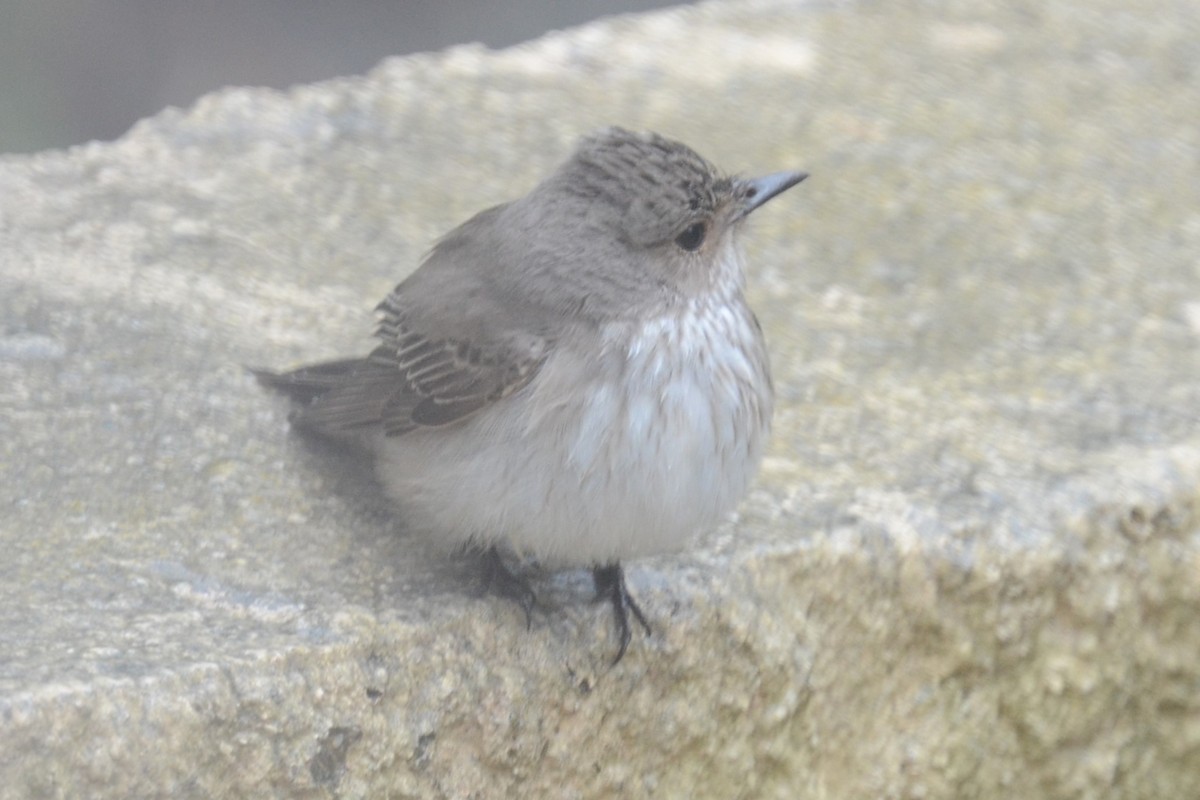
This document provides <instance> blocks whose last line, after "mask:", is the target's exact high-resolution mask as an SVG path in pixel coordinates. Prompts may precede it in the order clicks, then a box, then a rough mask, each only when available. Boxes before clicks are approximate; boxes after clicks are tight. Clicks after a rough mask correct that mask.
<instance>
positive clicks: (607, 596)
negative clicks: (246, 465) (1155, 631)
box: [592, 561, 650, 666]
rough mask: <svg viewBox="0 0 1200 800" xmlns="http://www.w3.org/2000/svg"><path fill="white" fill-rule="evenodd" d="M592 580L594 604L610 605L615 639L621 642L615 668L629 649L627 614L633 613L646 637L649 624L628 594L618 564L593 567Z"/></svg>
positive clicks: (614, 660)
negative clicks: (594, 588)
mask: <svg viewBox="0 0 1200 800" xmlns="http://www.w3.org/2000/svg"><path fill="white" fill-rule="evenodd" d="M592 579H593V580H594V581H595V582H596V600H595V602H597V603H599V602H602V601H604V600H607V601H608V602H609V603H611V604H612V609H613V617H614V618H615V619H616V623H617V638H618V639H620V641H621V647H620V649H619V650H617V657H616V658H614V659H613V662H612V663H613V666H616V665H617V662H619V661H620V660H621V659H622V658H623V657H624V656H625V649H626V648H627V647H629V640H630V639H631V638H632V636H633V634H632V633H631V632H630V630H629V612H630V611H632V612H633V617H634V619H636V620H637V621H638V622H639V623H640V624H641V626H642V628H644V629H645V631H646V635H647V636H649V635H650V623H648V622H646V616H645V614H643V613H642V609H641V608H639V607H638V604H637V603H636V602H635V601H634V599H633V597H632V596H631V595H630V594H629V587H627V586H626V585H625V571H624V570H623V569H621V565H620V563H618V562H616V561H614V562H613V563H611V564H605V565H604V566H603V567H593V568H592Z"/></svg>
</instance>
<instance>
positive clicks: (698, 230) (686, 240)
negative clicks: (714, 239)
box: [675, 222, 708, 253]
mask: <svg viewBox="0 0 1200 800" xmlns="http://www.w3.org/2000/svg"><path fill="white" fill-rule="evenodd" d="M707 233H708V224H707V223H704V222H693V223H692V224H691V225H688V226H687V227H686V228H684V229H683V233H681V234H679V235H678V236H676V237H675V244H677V245H679V246H680V247H682V248H683V249H684V250H687V251H688V252H689V253H692V252H695V251H696V250H698V249H699V248H700V245H702V244H704V236H705V234H707Z"/></svg>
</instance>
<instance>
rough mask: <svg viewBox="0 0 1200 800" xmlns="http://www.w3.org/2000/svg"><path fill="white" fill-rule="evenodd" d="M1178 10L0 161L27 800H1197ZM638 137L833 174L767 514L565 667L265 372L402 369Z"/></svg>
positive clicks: (640, 56)
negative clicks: (416, 299) (508, 212)
mask: <svg viewBox="0 0 1200 800" xmlns="http://www.w3.org/2000/svg"><path fill="white" fill-rule="evenodd" d="M1162 6H1163V7H1162V8H1157V7H1156V5H1155V3H1151V5H1150V6H1147V5H1146V4H1145V3H1142V4H1140V5H1139V6H1138V7H1137V11H1138V13H1136V14H1132V13H1130V10H1131V9H1132V7H1129V8H1126V7H1124V6H1123V5H1122V4H1121V3H1119V2H1115V1H1114V0H1103V2H1100V3H1099V4H1097V3H1095V2H1086V3H1085V2H1067V3H1060V4H1056V5H1055V6H1054V7H1052V8H1050V7H1047V8H1042V7H1040V6H1039V7H1038V10H1037V12H1036V13H1032V12H1029V13H1027V12H1028V9H1025V10H1022V9H1021V8H1019V7H1017V6H1013V5H1011V4H999V3H998V4H995V5H992V6H989V5H977V6H973V7H972V9H971V10H970V13H969V16H968V15H967V14H968V12H967V11H964V10H963V9H962V8H960V7H959V6H958V5H956V4H952V3H948V4H945V5H944V6H942V5H938V4H936V3H935V4H925V5H922V6H921V8H920V9H914V8H907V7H900V6H895V7H892V6H877V5H866V6H861V7H860V6H855V5H832V6H830V5H812V6H803V5H801V6H794V5H790V4H779V3H770V2H760V3H738V4H721V3H716V4H705V5H702V6H699V7H695V8H688V9H681V10H677V11H671V12H666V13H660V14H651V15H644V16H638V17H630V18H621V19H614V20H610V21H603V22H599V23H596V24H593V25H590V26H587V27H585V28H581V29H578V30H574V31H569V32H566V33H563V34H557V35H554V36H550V37H547V38H546V39H543V40H541V41H539V42H536V43H533V44H531V45H529V46H526V47H522V48H517V49H514V50H510V51H503V52H496V53H493V52H487V51H484V50H482V49H479V48H460V49H455V50H451V51H448V52H445V53H441V54H432V55H426V56H420V57H415V58H406V59H399V60H394V61H388V62H385V63H384V64H382V65H381V66H380V67H379V68H378V69H376V70H375V71H374V72H372V73H371V74H370V75H368V76H366V77H363V78H353V79H346V80H341V81H334V82H330V83H325V84H320V85H315V86H304V87H298V88H296V89H295V90H293V91H291V92H289V93H287V94H279V93H275V92H269V91H261V90H250V89H231V90H228V91H224V92H220V93H216V94H214V95H211V96H209V97H207V98H205V99H203V100H202V101H201V102H199V103H198V104H197V105H196V107H195V108H193V109H191V110H189V111H187V112H180V111H174V110H171V111H166V112H164V113H163V114H161V115H159V116H157V117H155V118H153V119H150V120H146V121H144V122H143V123H140V124H139V125H138V126H137V127H136V128H135V129H134V130H133V131H131V132H130V133H129V134H128V135H127V136H126V137H124V138H123V139H121V140H120V141H118V142H115V143H111V144H93V145H89V146H86V147H81V148H76V149H73V150H71V151H67V152H50V153H44V154H40V155H36V156H32V157H20V158H8V159H4V160H2V161H0V455H2V457H0V508H2V509H3V513H2V514H0V548H2V552H3V558H0V577H2V580H0V797H42V796H46V797H81V796H111V797H130V796H173V797H213V796H254V797H264V796H278V797H327V796H328V797H379V796H390V797H455V798H459V797H477V798H490V797H542V796H545V797H575V798H591V797H597V798H599V797H613V796H626V797H640V796H657V797H722V798H726V797H746V798H750V797H754V798H758V797H781V798H784V797H786V798H794V797H814V798H822V797H893V798H902V797H927V798H961V797H996V796H1003V797H1055V798H1073V797H1078V798H1089V797H1097V796H1106V797H1130V798H1133V797H1146V798H1162V797H1194V796H1200V770H1197V769H1196V766H1195V765H1196V764H1197V763H1200V692H1197V686H1198V685H1200V660H1198V659H1197V657H1196V654H1197V653H1198V652H1200V622H1197V620H1200V536H1198V534H1200V517H1198V512H1197V508H1198V505H1197V500H1198V498H1200V425H1198V422H1200V417H1198V415H1197V411H1196V409H1198V408H1200V274H1198V273H1197V262H1196V253H1197V252H1200V211H1198V209H1200V184H1198V183H1197V181H1196V180H1195V176H1196V174H1197V164H1198V161H1200V158H1198V155H1197V152H1198V151H1197V142H1196V130H1198V129H1200V110H1198V109H1197V107H1196V104H1195V102H1194V89H1195V86H1194V76H1195V75H1196V74H1197V72H1198V66H1200V44H1197V40H1196V37H1195V36H1194V35H1191V33H1192V32H1194V31H1196V30H1200V12H1198V11H1197V10H1196V9H1192V8H1181V7H1179V6H1177V5H1176V6H1172V5H1168V4H1162ZM1181 14H1182V15H1189V14H1190V15H1191V16H1190V17H1189V18H1187V19H1182V18H1181V17H1180V15H1181ZM1114 20H1120V24H1114V22H1113V21H1114ZM610 123H619V124H622V125H625V126H628V127H634V128H651V129H656V130H660V131H662V132H664V133H666V134H668V135H672V136H675V137H678V138H681V139H683V140H685V141H687V142H689V143H691V144H693V145H694V146H695V147H696V148H697V149H698V150H700V151H701V152H702V153H704V154H706V155H708V156H709V157H710V158H712V159H713V160H714V161H715V162H717V163H719V164H721V165H722V166H724V167H726V168H727V169H730V170H739V171H744V172H750V171H754V170H764V169H774V168H785V167H799V168H805V169H808V170H810V171H811V172H812V173H813V175H814V177H813V178H812V179H811V180H810V182H809V183H807V184H805V187H804V189H803V190H802V191H801V192H800V193H799V194H797V195H796V198H795V199H794V200H793V201H790V202H789V204H788V209H782V208H777V209H774V210H772V211H770V212H769V213H764V215H763V219H761V220H758V221H757V222H758V224H757V226H756V229H755V230H754V231H753V232H752V234H753V235H752V236H751V238H750V241H749V245H750V255H751V262H752V264H753V267H754V269H753V274H752V275H751V281H752V283H753V295H754V297H753V299H754V301H755V305H756V307H757V308H758V309H759V311H760V317H761V318H762V320H763V323H764V326H765V327H766V328H767V332H768V338H769V341H770V346H771V351H772V358H773V362H774V366H775V372H776V381H777V384H778V388H779V393H780V400H781V407H780V409H779V411H778V414H777V419H776V427H777V430H776V433H775V436H774V441H773V448H772V451H771V455H770V457H769V459H768V461H767V464H766V465H765V467H764V471H763V475H762V477H761V479H760V481H759V483H758V485H757V486H756V488H755V489H754V490H753V492H752V493H751V495H750V497H748V498H747V500H746V502H745V503H744V504H743V507H742V509H741V511H740V513H739V516H738V519H736V520H734V521H732V522H731V523H730V525H728V526H726V527H725V528H723V529H721V530H720V531H717V532H715V533H713V534H711V535H709V536H706V537H704V538H703V539H702V540H701V541H699V542H698V543H697V547H696V549H695V550H694V551H692V552H689V553H684V554H681V555H679V556H677V557H672V558H662V559H656V560H648V561H642V562H636V563H632V564H630V565H628V568H629V579H630V582H631V584H632V585H633V587H634V589H635V591H636V592H637V593H638V597H639V599H640V600H641V602H642V603H643V606H644V607H645V608H646V609H647V611H648V612H649V613H650V614H651V616H652V618H653V621H654V623H655V625H656V628H657V630H656V633H655V635H654V636H653V637H651V638H649V639H644V638H638V639H635V641H634V644H633V646H632V647H631V650H630V652H629V654H628V655H627V656H626V658H625V660H624V661H623V662H622V663H621V664H620V665H619V666H618V667H617V668H615V669H610V668H609V667H608V665H607V662H608V659H609V657H610V656H611V653H612V646H613V642H612V641H611V631H610V628H609V619H608V616H607V614H608V612H607V610H606V609H604V608H601V607H594V606H591V605H589V604H588V602H587V600H588V597H589V582H588V580H587V576H586V575H585V574H584V573H564V574H559V575H551V576H545V577H544V578H543V579H541V581H540V582H539V584H538V586H539V590H540V592H541V594H543V595H544V597H545V598H546V599H547V600H548V601H549V603H550V605H551V606H552V608H551V609H550V611H549V612H548V613H545V614H542V615H539V616H538V617H536V618H535V624H534V626H533V629H532V631H528V632H527V631H526V630H525V627H524V624H523V620H522V617H521V613H520V612H519V610H517V609H516V608H514V607H512V606H511V605H510V604H508V603H506V602H504V601H501V600H496V599H493V598H490V597H486V596H485V597H480V596H477V594H476V592H475V584H474V578H473V574H472V569H471V565H470V564H469V562H467V561H466V560H461V559H460V560H455V559H447V558H445V557H443V556H440V555H438V554H437V553H436V552H434V551H433V550H432V549H431V548H428V547H427V546H425V545H423V544H422V543H421V539H420V537H418V536H415V535H414V532H412V531H406V530H404V528H403V522H402V520H398V519H396V517H395V516H394V515H393V514H391V513H390V510H389V509H388V507H387V506H386V504H385V503H384V502H383V501H382V499H381V498H380V497H379V495H378V492H377V491H376V490H375V488H374V486H373V484H372V481H371V479H370V475H369V472H367V471H365V470H363V469H362V468H361V467H360V466H358V465H356V464H355V463H354V462H353V461H350V460H346V459H345V458H344V457H341V456H339V455H337V454H334V453H327V452H322V451H321V450H320V449H319V448H313V447H311V446H309V445H306V444H304V443H302V442H300V441H298V440H297V439H296V438H295V437H293V436H291V435H289V433H288V430H287V425H286V409H285V407H284V404H283V403H282V402H280V401H279V400H277V399H275V398H272V397H269V396H267V395H266V394H264V393H263V392H261V391H260V390H259V389H258V387H257V386H256V385H255V384H254V382H253V380H252V379H250V378H249V377H248V376H247V375H246V374H245V373H244V371H243V369H242V365H243V364H279V365H282V364H286V363H289V362H291V361H298V360H301V359H312V358H320V357H324V356H332V355H335V354H344V353H351V352H357V351H360V350H363V349H365V348H366V347H367V346H368V345H369V341H368V336H369V332H370V328H371V315H370V309H371V307H372V306H373V305H374V303H375V302H376V301H377V300H378V299H379V298H380V297H381V296H382V295H383V294H384V293H385V292H386V291H387V290H388V289H390V288H391V286H392V285H393V284H394V283H395V282H396V281H397V280H398V279H399V278H401V277H402V276H403V275H404V274H405V273H406V272H407V271H408V270H410V269H412V268H413V267H415V265H416V263H417V262H418V260H419V257H420V254H421V253H422V252H423V250H424V249H425V248H427V247H428V246H429V244H430V243H431V242H432V240H433V239H434V237H436V236H437V235H438V234H439V233H440V232H442V231H444V230H446V229H447V228H449V227H450V226H451V225H453V224H455V223H456V222H458V221H460V220H461V219H463V218H464V217H465V216H467V215H468V214H470V213H472V212H473V211H476V210H478V209H480V208H483V207H485V206H487V205H490V204H493V203H496V202H499V201H502V200H505V199H508V198H510V197H512V196H515V195H517V194H520V193H522V192H524V191H525V190H526V189H527V188H528V187H529V186H530V185H532V184H533V183H534V182H535V181H536V180H537V179H538V177H540V176H541V175H543V174H544V173H545V171H546V170H547V169H549V168H550V167H551V166H552V165H553V164H554V163H555V162H557V161H558V160H559V159H560V158H561V157H562V156H563V154H564V153H565V152H566V151H567V149H568V148H569V146H570V143H571V142H572V141H573V139H574V138H575V137H576V136H577V135H578V134H580V133H582V132H584V131H587V130H590V129H592V128H595V127H598V126H599V125H603V124H610Z"/></svg>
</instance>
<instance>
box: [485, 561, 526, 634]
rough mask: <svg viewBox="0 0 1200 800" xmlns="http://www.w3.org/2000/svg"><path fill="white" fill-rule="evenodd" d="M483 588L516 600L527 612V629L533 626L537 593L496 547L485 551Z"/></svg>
mask: <svg viewBox="0 0 1200 800" xmlns="http://www.w3.org/2000/svg"><path fill="white" fill-rule="evenodd" d="M483 590H484V591H485V592H486V591H494V592H495V593H496V594H499V595H503V596H504V597H507V598H509V599H510V600H515V601H516V602H517V605H519V606H520V607H521V610H522V611H524V612H525V628H526V630H528V629H530V628H532V627H533V607H534V606H536V605H537V602H538V599H537V595H536V594H534V593H533V588H532V587H531V586H530V585H529V581H527V580H525V579H524V578H523V577H521V576H520V575H518V574H516V573H515V572H513V571H512V570H510V569H509V568H508V566H506V565H505V563H504V559H503V558H501V556H500V551H499V550H498V549H496V548H495V547H489V548H488V549H487V550H485V551H484V553H483Z"/></svg>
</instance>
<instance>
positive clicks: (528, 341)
mask: <svg viewBox="0 0 1200 800" xmlns="http://www.w3.org/2000/svg"><path fill="white" fill-rule="evenodd" d="M497 211H498V209H492V210H490V211H487V212H483V213H482V214H480V215H478V216H477V217H475V218H474V219H472V220H470V221H469V222H468V223H466V224H465V225H463V226H462V227H460V228H458V229H456V230H455V231H454V232H452V233H451V234H450V235H449V236H447V237H446V238H445V239H443V241H442V242H441V243H439V244H438V246H437V247H436V248H435V249H434V251H433V252H432V253H431V254H430V256H429V258H427V259H426V261H425V262H424V263H423V264H422V265H421V267H420V268H419V269H418V270H417V271H416V272H414V273H413V274H412V275H411V276H409V278H407V279H406V280H405V281H404V282H402V283H401V284H400V285H399V286H397V287H396V288H395V289H394V290H393V291H392V292H391V294H389V295H388V296H387V298H386V299H384V301H383V302H382V303H380V304H379V306H378V308H377V311H379V312H380V314H381V319H380V323H379V328H378V330H377V331H376V335H377V336H378V337H379V339H380V340H381V343H380V345H379V346H378V347H377V348H375V350H374V351H373V352H372V353H371V354H370V355H369V356H367V357H366V358H362V359H353V360H348V361H335V362H329V363H327V364H318V365H314V366H310V367H304V368H301V369H298V370H295V371H293V372H289V373H284V374H268V373H258V374H259V378H260V380H263V381H264V382H265V383H267V384H268V385H270V386H273V387H274V388H278V389H281V390H283V391H285V392H287V393H289V394H291V395H292V396H293V397H294V398H296V399H298V400H300V401H301V402H302V403H304V406H303V407H302V408H301V409H300V410H299V411H298V412H297V413H296V415H295V416H294V417H293V421H294V422H295V423H296V424H297V425H299V426H301V427H304V428H308V429H311V430H314V431H316V432H318V433H325V434H333V435H336V434H339V433H343V432H351V431H352V430H353V429H359V428H363V427H366V426H375V425H381V426H382V427H383V430H384V431H385V432H386V433H387V435H389V436H398V435H401V434H404V433H407V432H408V431H411V430H414V429H417V428H422V427H437V426H442V425H449V424H451V423H453V422H457V421H458V420H461V419H464V418H466V417H468V416H470V415H471V414H474V413H475V412H477V411H479V410H480V409H482V408H484V407H485V406H487V405H489V404H491V403H494V402H496V401H497V400H500V399H501V398H504V397H507V396H508V395H510V394H512V393H513V392H516V391H518V390H520V389H521V388H522V387H524V386H525V385H527V384H528V383H529V382H530V381H531V380H533V378H534V376H535V375H537V373H538V370H539V369H540V368H541V366H542V364H543V363H544V362H545V360H546V357H547V356H548V355H549V352H550V349H551V347H552V346H553V336H551V335H549V334H547V333H546V332H545V331H544V330H542V329H539V327H538V326H537V325H536V324H531V320H533V319H536V318H538V317H539V316H544V315H539V314H538V313H537V310H536V309H534V308H532V306H531V305H530V303H529V301H528V300H527V299H525V298H518V297H515V296H514V293H511V292H509V293H505V292H504V291H502V290H500V289H499V288H498V286H497V282H496V277H497V272H498V271H500V270H502V269H503V265H502V264H500V265H498V264H496V263H494V260H495V259H496V254H495V253H494V252H489V251H488V249H487V248H486V247H485V246H484V245H485V243H486V241H487V236H486V235H480V234H481V233H482V234H486V233H487V232H488V231H487V228H488V226H489V225H491V224H492V223H493V222H494V218H495V214H496V212H497ZM543 328H544V326H543Z"/></svg>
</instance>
